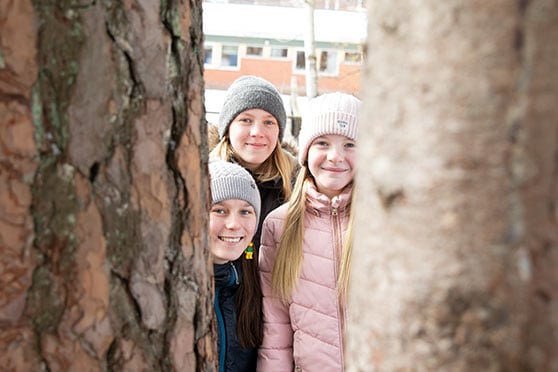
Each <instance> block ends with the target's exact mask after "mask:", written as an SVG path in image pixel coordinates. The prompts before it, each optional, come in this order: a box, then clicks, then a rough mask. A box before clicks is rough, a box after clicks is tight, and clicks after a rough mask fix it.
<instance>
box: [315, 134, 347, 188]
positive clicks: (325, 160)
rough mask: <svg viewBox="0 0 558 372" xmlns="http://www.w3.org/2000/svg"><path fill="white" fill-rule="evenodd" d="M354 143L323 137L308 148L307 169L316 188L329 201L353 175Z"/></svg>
mask: <svg viewBox="0 0 558 372" xmlns="http://www.w3.org/2000/svg"><path fill="white" fill-rule="evenodd" d="M355 162H356V144H355V141H353V140H351V139H349V138H348V137H345V136H340V135H332V134H329V135H324V136H320V137H317V138H316V139H314V140H313V141H312V143H311V144H310V147H309V148H308V169H309V170H310V173H312V175H313V176H314V180H315V182H316V188H317V189H318V191H319V192H321V193H322V194H325V195H327V196H328V197H329V198H330V199H331V198H333V197H334V196H337V195H339V194H340V193H341V191H342V190H343V189H344V188H345V186H347V185H348V184H349V183H351V182H352V181H353V177H354V175H355Z"/></svg>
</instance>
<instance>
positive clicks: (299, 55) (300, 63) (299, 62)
mask: <svg viewBox="0 0 558 372" xmlns="http://www.w3.org/2000/svg"><path fill="white" fill-rule="evenodd" d="M295 63H296V64H295V70H304V69H305V68H306V55H305V54H304V51H302V50H297V51H296V61H295Z"/></svg>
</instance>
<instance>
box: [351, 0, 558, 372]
mask: <svg viewBox="0 0 558 372" xmlns="http://www.w3.org/2000/svg"><path fill="white" fill-rule="evenodd" d="M368 38H369V39H368V45H367V48H368V60H367V62H366V63H367V66H366V73H365V76H364V91H365V99H364V101H365V106H366V107H365V112H364V115H363V123H364V124H365V125H363V126H362V131H361V133H360V139H359V141H360V142H359V149H361V152H360V158H359V164H360V166H359V173H358V179H357V181H358V187H359V195H358V198H359V200H358V203H357V217H356V224H357V226H356V232H355V236H356V246H355V249H354V254H353V274H352V283H353V286H352V291H351V293H350V305H349V310H350V313H349V314H350V315H349V317H350V318H349V324H348V327H347V328H348V336H347V370H349V371H373V370H377V371H558V353H557V352H556V350H557V349H556V345H558V270H556V268H557V267H558V223H557V219H558V218H557V217H558V205H557V200H558V156H557V154H558V43H557V42H556V40H558V3H557V2H556V1H550V0H531V1H516V2H512V1H508V0H495V1H480V0H479V1H476V0H475V1H470V0H455V1H437V0H431V1H420V2H416V1H400V2H397V6H396V5H395V4H394V2H392V1H387V0H386V1H383V0H381V1H370V2H369V34H368Z"/></svg>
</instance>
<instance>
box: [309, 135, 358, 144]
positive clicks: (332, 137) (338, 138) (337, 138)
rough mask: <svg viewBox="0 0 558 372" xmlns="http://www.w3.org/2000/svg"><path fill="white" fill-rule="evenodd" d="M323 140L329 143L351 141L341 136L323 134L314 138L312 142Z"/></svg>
mask: <svg viewBox="0 0 558 372" xmlns="http://www.w3.org/2000/svg"><path fill="white" fill-rule="evenodd" d="M324 139H325V140H329V141H353V140H352V139H350V138H349V137H347V136H343V135H341V134H323V135H321V136H318V137H316V138H314V140H313V141H312V142H314V141H316V140H324Z"/></svg>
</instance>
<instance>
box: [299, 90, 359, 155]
mask: <svg viewBox="0 0 558 372" xmlns="http://www.w3.org/2000/svg"><path fill="white" fill-rule="evenodd" d="M361 104H362V102H361V101H360V100H359V99H358V98H356V97H355V96H352V95H350V94H347V93H326V94H322V95H320V96H318V97H316V98H312V99H311V100H310V101H308V106H307V108H306V112H305V115H304V117H303V119H302V126H301V128H300V133H299V134H298V162H299V163H300V165H303V164H304V162H305V161H306V157H307V155H308V148H309V147H310V144H311V143H312V141H313V140H314V139H315V138H317V137H320V136H323V135H326V134H338V135H342V136H345V137H348V138H350V139H352V140H355V141H356V138H357V133H358V122H359V115H360V107H361Z"/></svg>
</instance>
